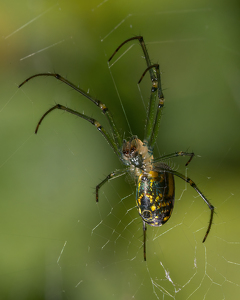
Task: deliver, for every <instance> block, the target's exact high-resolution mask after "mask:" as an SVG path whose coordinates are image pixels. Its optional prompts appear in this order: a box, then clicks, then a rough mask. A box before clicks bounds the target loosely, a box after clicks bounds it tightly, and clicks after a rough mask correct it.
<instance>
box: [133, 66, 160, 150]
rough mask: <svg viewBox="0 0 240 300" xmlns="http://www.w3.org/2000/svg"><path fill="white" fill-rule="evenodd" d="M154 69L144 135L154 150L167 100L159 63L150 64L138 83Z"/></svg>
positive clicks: (150, 147)
mask: <svg viewBox="0 0 240 300" xmlns="http://www.w3.org/2000/svg"><path fill="white" fill-rule="evenodd" d="M152 69H154V76H155V77H153V78H152V76H151V80H152V88H151V95H150V100H149V104H148V115H147V124H146V128H145V135H144V141H145V142H146V143H147V144H148V147H149V149H150V150H153V147H154V145H155V142H156V139H157V136H158V131H159V127H160V121H161V117H162V109H163V106H164V101H165V99H164V96H163V92H162V86H161V77H160V71H159V65H158V64H154V65H151V66H149V67H148V68H147V69H146V70H145V71H144V73H143V74H142V76H141V78H140V80H139V81H138V83H140V82H141V81H142V79H143V77H144V75H145V74H146V73H147V71H149V72H150V70H152Z"/></svg>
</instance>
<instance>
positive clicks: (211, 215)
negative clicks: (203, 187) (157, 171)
mask: <svg viewBox="0 0 240 300" xmlns="http://www.w3.org/2000/svg"><path fill="white" fill-rule="evenodd" d="M165 172H168V173H172V174H173V175H175V176H178V177H180V178H181V179H183V180H184V181H186V182H187V183H189V184H190V186H191V187H193V188H194V190H195V191H196V192H197V193H198V194H199V195H200V196H201V198H202V199H203V200H204V202H205V203H206V204H207V206H208V207H209V209H210V211H211V214H210V220H209V225H208V228H207V231H206V233H205V236H204V238H203V241H202V242H203V243H204V242H205V240H206V238H207V236H208V234H209V232H210V229H211V226H212V222H213V214H214V206H213V205H212V204H211V203H210V202H209V201H208V200H207V198H206V197H205V196H204V195H203V193H202V192H201V191H200V190H199V188H198V187H197V186H196V184H195V183H194V182H193V181H192V179H190V178H189V177H186V176H184V175H183V174H181V173H179V172H177V171H174V170H165Z"/></svg>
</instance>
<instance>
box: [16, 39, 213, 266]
mask: <svg viewBox="0 0 240 300" xmlns="http://www.w3.org/2000/svg"><path fill="white" fill-rule="evenodd" d="M133 40H138V41H139V43H140V45H141V47H142V50H143V54H144V56H145V60H146V63H147V68H146V70H145V71H144V73H143V75H142V76H141V78H140V80H139V82H138V83H140V82H141V80H142V79H143V77H144V75H145V74H146V73H147V72H149V74H150V78H151V82H152V87H151V95H150V100H149V104H148V113H147V121H146V127H145V133H144V138H143V141H142V140H140V139H139V138H138V137H137V136H132V137H131V138H130V139H129V140H128V141H127V140H124V139H122V138H121V136H120V133H119V130H118V128H117V127H116V125H115V123H114V120H113V117H112V115H111V113H110V111H109V110H108V108H107V107H106V106H105V104H103V103H102V102H101V101H99V100H97V99H94V98H92V97H91V96H90V95H89V94H87V93H86V92H84V91H82V90H81V89H79V88H78V87H76V86H75V85H74V84H72V83H71V82H69V81H68V80H66V79H65V78H63V77H62V76H60V75H58V74H55V73H41V74H36V75H33V76H31V77H29V78H27V79H26V80H25V81H24V82H23V83H21V84H20V85H19V87H21V86H22V85H23V84H25V83H26V82H27V81H29V80H30V79H32V78H35V77H38V76H51V77H55V78H56V79H58V80H60V81H62V82H64V83H65V84H67V85H69V86H70V87H71V88H73V89H74V90H76V91H77V92H79V93H80V94H82V95H83V96H84V97H86V98H88V99H89V100H90V101H92V102H93V103H94V104H95V105H97V106H98V107H99V108H100V109H101V111H102V113H103V114H104V115H105V116H106V118H107V119H108V122H109V124H110V128H111V132H110V133H108V132H107V131H106V130H105V129H104V128H103V127H102V126H101V125H100V124H99V123H98V122H97V121H96V120H95V119H93V118H91V117H88V116H86V115H84V114H82V113H80V112H77V111H75V110H72V109H70V108H68V107H65V106H63V105H61V104H57V105H55V106H54V107H52V108H50V109H49V110H48V111H47V112H46V113H45V114H44V115H43V116H42V117H41V119H40V120H39V122H38V124H37V127H36V130H35V133H37V131H38V129H39V126H40V124H41V123H42V121H43V119H44V118H45V117H46V116H47V115H48V114H49V113H50V112H51V111H53V110H55V109H61V110H65V111H67V112H69V113H71V114H74V115H76V116H78V117H80V118H82V119H84V120H86V121H88V122H90V123H91V124H92V125H94V126H95V127H96V128H97V130H98V131H99V132H100V133H101V134H102V135H103V136H104V138H105V139H106V140H107V142H108V144H109V145H110V146H111V147H112V149H113V151H114V152H115V154H116V155H117V157H118V158H119V160H120V161H121V162H122V163H123V164H124V165H125V166H126V168H125V169H122V170H117V171H114V172H112V173H110V174H109V175H108V176H107V177H106V178H105V179H104V180H103V181H102V182H100V183H99V184H98V185H97V186H96V201H97V202H98V193H99V189H100V188H101V187H102V186H103V185H104V184H105V183H106V182H107V181H108V180H109V179H112V178H114V177H117V176H119V175H123V174H125V173H127V172H129V173H130V174H131V175H132V176H133V177H134V179H135V182H136V186H137V190H136V202H137V208H138V212H139V215H140V216H141V218H142V221H143V255H144V260H146V230H147V228H146V224H148V225H151V226H161V225H163V224H164V223H165V222H167V220H168V219H169V218H170V216H171V213H172V210H173V207H174V194H175V184H174V175H175V176H178V177H180V178H181V179H183V180H184V181H186V182H187V183H189V184H190V185H191V187H193V188H194V189H195V190H196V191H197V193H198V194H199V195H200V196H201V197H202V199H203V200H204V201H205V203H206V204H207V205H208V207H209V209H210V211H211V214H210V221H209V225H208V228H207V231H206V233H205V236H204V238H203V242H205V240H206V238H207V236H208V234H209V231H210V229H211V225H212V221H213V213H214V207H213V206H212V205H211V203H210V202H209V201H208V200H207V199H206V197H205V196H204V195H203V194H202V192H201V191H200V190H199V189H198V187H197V186H196V184H195V183H194V182H193V181H192V180H191V179H190V178H188V177H186V176H184V175H182V174H181V173H179V172H177V171H174V170H172V169H171V168H170V167H169V166H168V165H167V164H166V163H164V162H163V161H166V160H168V159H169V158H173V157H177V156H190V158H189V160H188V162H187V163H186V166H187V165H188V164H189V163H190V161H191V160H192V158H193V156H194V153H188V152H182V151H180V152H174V153H171V154H168V155H164V156H161V157H158V158H154V157H153V148H154V145H155V143H156V139H157V136H158V131H159V125H160V120H161V116H162V109H163V106H164V97H163V92H162V86H161V76H160V70H159V65H158V64H151V61H150V58H149V55H148V52H147V48H146V45H145V43H144V40H143V37H142V36H136V37H133V38H130V39H128V40H126V41H125V42H123V43H122V44H121V45H120V46H119V47H118V48H117V49H116V50H115V52H114V53H113V55H112V56H111V57H110V59H109V61H110V60H111V59H112V58H113V57H114V55H115V54H116V53H117V52H118V51H119V49H120V48H121V47H122V46H123V45H125V44H126V43H128V42H130V41H133Z"/></svg>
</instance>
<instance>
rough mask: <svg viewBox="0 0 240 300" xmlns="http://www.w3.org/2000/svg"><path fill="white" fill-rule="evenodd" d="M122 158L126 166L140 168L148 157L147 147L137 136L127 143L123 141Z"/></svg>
mask: <svg viewBox="0 0 240 300" xmlns="http://www.w3.org/2000/svg"><path fill="white" fill-rule="evenodd" d="M122 157H123V161H124V163H125V164H126V165H134V166H135V167H137V168H142V166H143V165H144V164H145V160H146V157H149V155H148V147H147V146H145V145H144V144H143V142H142V141H141V140H140V139H138V137H137V136H133V137H132V138H131V139H130V140H129V141H126V140H123V146H122Z"/></svg>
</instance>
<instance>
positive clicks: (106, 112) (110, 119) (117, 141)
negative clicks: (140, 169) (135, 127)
mask: <svg viewBox="0 0 240 300" xmlns="http://www.w3.org/2000/svg"><path fill="white" fill-rule="evenodd" d="M39 76H51V77H54V78H56V79H58V80H60V81H62V82H63V83H65V84H67V85H68V86H70V87H71V88H73V89H74V90H76V91H77V92H78V93H80V94H82V95H83V96H84V97H86V98H88V99H89V100H90V101H92V102H93V103H94V104H95V105H97V106H98V107H99V108H100V109H101V111H102V113H103V114H104V115H105V116H106V118H107V119H108V122H109V124H110V127H111V130H112V132H113V137H114V141H115V144H117V146H118V148H120V147H121V145H122V139H121V137H120V134H119V132H118V129H117V127H116V125H115V123H114V120H113V117H112V114H111V113H110V111H109V110H108V108H107V107H106V106H105V104H103V103H102V102H101V101H99V100H97V99H94V98H92V97H91V96H90V95H89V94H87V93H86V92H84V91H83V90H81V89H80V88H78V87H76V86H75V85H74V84H73V83H71V82H69V81H68V80H67V79H65V78H63V77H62V76H61V75H59V74H55V73H40V74H36V75H33V76H30V77H29V78H27V79H26V80H24V81H23V82H22V83H21V84H20V85H19V86H18V87H19V88H20V87H21V86H23V85H24V84H25V83H26V82H28V81H29V80H31V79H33V78H35V77H39Z"/></svg>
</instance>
